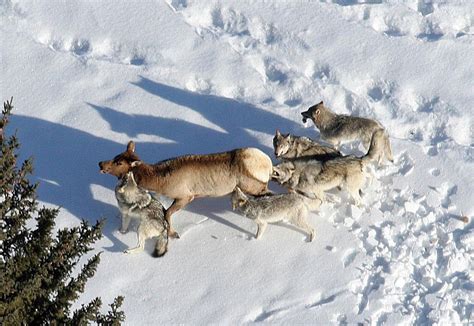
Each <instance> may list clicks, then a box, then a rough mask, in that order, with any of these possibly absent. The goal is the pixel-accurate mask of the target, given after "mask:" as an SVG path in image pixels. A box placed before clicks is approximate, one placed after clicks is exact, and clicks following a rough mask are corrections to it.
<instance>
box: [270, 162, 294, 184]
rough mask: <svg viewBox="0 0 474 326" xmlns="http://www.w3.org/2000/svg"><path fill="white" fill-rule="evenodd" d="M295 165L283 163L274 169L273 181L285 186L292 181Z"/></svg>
mask: <svg viewBox="0 0 474 326" xmlns="http://www.w3.org/2000/svg"><path fill="white" fill-rule="evenodd" d="M294 171H295V165H294V164H293V163H292V162H283V163H280V164H278V165H276V166H274V167H273V172H272V179H273V180H275V181H277V182H278V183H279V184H283V183H285V182H287V181H288V180H290V179H291V177H292V175H293V172H294Z"/></svg>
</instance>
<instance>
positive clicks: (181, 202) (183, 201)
mask: <svg viewBox="0 0 474 326" xmlns="http://www.w3.org/2000/svg"><path fill="white" fill-rule="evenodd" d="M193 199H194V196H190V197H185V198H176V199H175V200H174V201H173V204H171V206H170V207H168V209H167V210H166V213H165V218H166V222H168V236H169V237H170V238H177V239H179V234H178V233H176V231H175V230H174V229H173V227H172V226H171V215H173V214H174V213H176V212H177V211H179V210H180V209H181V208H183V207H184V206H186V205H187V204H189V203H190V202H192V201H193Z"/></svg>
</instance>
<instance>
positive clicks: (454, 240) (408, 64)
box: [0, 0, 474, 325]
mask: <svg viewBox="0 0 474 326" xmlns="http://www.w3.org/2000/svg"><path fill="white" fill-rule="evenodd" d="M0 17H1V22H0V28H1V34H2V87H1V94H2V98H3V100H6V99H9V98H10V97H11V96H13V97H14V100H13V104H14V106H15V109H14V111H13V114H14V115H13V117H12V119H11V129H10V132H13V131H14V130H18V131H17V134H18V137H19V139H20V141H21V144H22V147H21V156H22V158H26V157H29V156H34V159H35V160H34V162H35V172H34V181H39V182H40V186H39V190H38V195H39V199H40V200H41V201H42V202H44V203H45V204H48V205H52V206H60V207H61V208H62V209H61V213H60V215H59V218H58V221H57V226H58V227H69V226H74V225H77V224H78V223H79V221H80V220H81V219H86V220H89V221H95V220H97V219H99V218H101V217H105V218H106V219H107V223H106V226H105V229H104V237H103V239H102V240H101V241H100V242H98V243H97V244H96V248H95V251H96V252H98V251H103V254H102V256H101V260H102V261H101V264H100V265H99V268H98V271H97V273H96V275H95V276H94V278H93V279H91V280H90V281H89V282H88V284H87V288H86V291H85V294H84V295H83V297H81V298H80V300H79V302H78V303H77V305H78V306H79V305H80V304H81V303H82V302H85V301H89V300H91V298H94V297H96V296H101V297H102V299H103V301H104V302H110V301H111V300H112V298H114V297H115V296H117V295H119V294H121V295H124V296H125V302H124V306H123V309H124V311H125V314H126V324H129V325H156V324H182V323H183V324H196V325H205V324H242V323H257V322H270V323H276V324H312V325H314V324H341V325H345V324H356V323H362V324H374V325H382V324H387V325H394V324H417V325H425V324H434V323H436V324H439V325H445V324H448V323H449V324H461V323H463V324H469V323H470V322H472V320H473V309H474V304H473V302H474V294H473V291H474V275H473V272H472V271H473V270H474V263H473V259H472V257H473V255H474V241H473V239H474V224H473V222H472V216H473V215H474V204H473V203H474V196H473V193H472V184H473V183H474V124H473V103H474V93H473V90H474V78H473V76H474V60H473V53H474V41H473V40H474V38H473V33H474V29H473V26H472V24H473V22H474V2H471V1H457V0H443V1H435V0H434V1H425V0H411V1H403V2H400V1H389V0H387V1H384V0H324V1H323V0H321V1H319V2H317V1H285V2H282V1H275V2H262V1H191V0H166V1H118V2H117V1H93V2H88V1H87V2H86V1H85V2H57V1H13V0H6V1H0ZM321 100H323V101H324V103H325V105H326V106H328V107H330V108H331V109H332V110H334V111H335V112H337V113H343V114H350V115H357V116H364V117H370V118H373V119H376V120H378V121H380V123H381V124H383V125H384V126H385V127H386V129H387V131H388V133H389V134H390V141H391V144H392V148H393V153H394V159H395V162H394V163H393V164H388V165H385V166H384V167H382V168H380V169H376V170H375V172H374V175H375V176H374V178H373V179H372V181H371V182H370V183H369V184H367V185H366V187H365V188H364V189H363V197H362V205H361V206H360V207H356V206H353V205H352V200H351V199H350V197H349V196H348V194H347V192H346V191H345V190H344V189H343V190H342V191H338V190H337V189H336V190H333V191H331V196H332V197H333V198H335V199H336V200H335V201H329V202H327V203H324V204H323V205H322V206H321V208H320V210H319V211H317V212H312V213H311V214H310V216H309V219H308V220H309V223H310V224H311V225H312V226H313V227H314V229H315V239H314V241H313V242H311V243H309V242H306V241H305V240H306V235H305V234H304V233H303V232H300V230H299V229H296V228H295V227H292V226H289V225H287V224H284V223H278V224H273V225H269V227H268V228H267V230H266V232H265V233H264V235H263V237H262V238H261V239H259V240H255V239H254V235H255V233H256V229H257V226H256V224H255V223H254V222H253V221H251V220H248V219H246V218H244V217H242V216H240V215H238V214H237V213H235V212H233V211H232V209H231V204H230V198H229V196H225V197H221V198H203V199H197V200H195V201H194V202H192V203H191V204H190V205H188V206H187V207H186V208H185V209H183V210H181V211H179V212H178V213H176V214H175V215H174V217H173V226H174V228H175V229H176V230H177V231H178V232H179V233H180V235H181V238H180V239H179V240H172V241H170V243H169V251H168V253H167V254H166V255H165V256H164V257H163V258H158V259H157V258H153V257H151V255H150V253H151V252H152V250H153V246H154V243H153V241H151V240H149V241H148V242H147V245H146V247H145V251H144V252H142V253H137V254H133V255H132V254H124V253H123V251H124V250H125V249H127V248H128V247H133V246H135V243H136V232H135V230H136V226H137V223H135V224H133V225H132V228H131V230H130V231H129V232H128V233H127V234H121V233H120V232H119V230H118V229H119V226H120V218H119V217H118V214H119V210H118V208H117V204H116V200H115V196H114V190H113V189H114V187H115V183H116V179H114V178H113V177H112V176H109V175H102V174H99V168H98V165H97V163H98V162H99V161H102V160H108V159H111V158H113V157H114V156H115V155H116V154H118V153H120V152H122V151H123V150H125V146H126V144H127V142H128V141H129V140H133V141H135V142H136V152H137V154H138V155H139V156H140V158H142V159H143V160H144V161H145V162H150V163H153V162H158V161H161V160H164V159H167V158H170V157H176V156H179V155H183V154H191V153H211V152H219V151H225V150H230V149H233V148H238V147H257V148H260V149H261V150H263V151H264V152H265V153H266V154H268V155H269V156H270V157H271V158H272V160H273V162H274V163H276V162H278V161H277V159H276V158H275V157H274V154H273V148H272V138H273V135H274V133H275V130H276V129H279V130H280V131H281V132H282V133H293V134H296V135H302V136H308V137H311V138H313V139H315V140H317V139H319V132H318V130H317V129H316V128H315V127H314V125H313V123H312V122H311V121H308V122H306V124H303V122H302V121H301V114H300V112H302V111H305V110H306V109H307V108H308V107H309V106H311V105H313V104H315V103H318V102H319V101H321ZM341 151H342V152H343V153H344V154H355V155H358V156H361V155H364V154H365V153H364V150H363V148H362V147H361V146H359V144H358V143H357V142H355V143H348V144H344V145H343V146H342V147H341ZM270 188H271V189H272V190H274V191H276V192H283V191H284V189H282V188H281V187H279V186H277V185H276V184H275V183H271V184H270ZM161 200H162V201H163V204H164V205H165V207H168V206H169V205H170V204H171V200H170V199H169V198H164V197H163V198H161ZM463 217H465V218H463Z"/></svg>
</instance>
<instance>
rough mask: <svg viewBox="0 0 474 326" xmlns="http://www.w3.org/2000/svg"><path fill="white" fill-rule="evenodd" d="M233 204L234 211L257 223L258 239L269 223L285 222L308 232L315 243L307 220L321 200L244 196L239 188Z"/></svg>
mask: <svg viewBox="0 0 474 326" xmlns="http://www.w3.org/2000/svg"><path fill="white" fill-rule="evenodd" d="M231 202H232V209H233V210H237V211H239V212H241V213H242V214H243V215H244V216H245V217H247V218H249V219H251V220H254V221H255V223H257V234H256V235H255V237H256V238H257V239H259V238H260V237H261V236H262V234H263V232H264V231H265V229H266V227H267V223H275V222H280V221H285V222H288V223H290V224H292V225H295V226H297V227H298V228H300V229H303V230H304V231H306V232H307V233H308V234H309V241H313V238H314V230H313V228H312V227H311V226H310V225H309V224H308V223H307V221H306V219H307V216H308V212H309V211H310V210H314V209H317V208H318V207H319V206H320V205H321V201H320V200H319V199H311V198H306V197H305V196H303V195H300V194H296V193H289V194H272V195H266V196H259V197H253V196H248V195H246V194H244V193H243V192H242V190H240V189H239V187H236V188H235V191H234V193H233V194H232V197H231Z"/></svg>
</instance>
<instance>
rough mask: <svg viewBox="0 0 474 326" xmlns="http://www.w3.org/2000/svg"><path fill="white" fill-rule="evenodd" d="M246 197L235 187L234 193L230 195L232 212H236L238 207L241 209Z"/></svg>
mask: <svg viewBox="0 0 474 326" xmlns="http://www.w3.org/2000/svg"><path fill="white" fill-rule="evenodd" d="M248 199H249V198H248V197H247V195H246V194H244V193H243V191H242V190H240V188H239V187H235V189H234V192H233V193H232V197H231V201H232V210H234V211H235V210H236V209H238V208H239V207H242V206H243V205H244V204H245V203H246V202H247V201H248Z"/></svg>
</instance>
